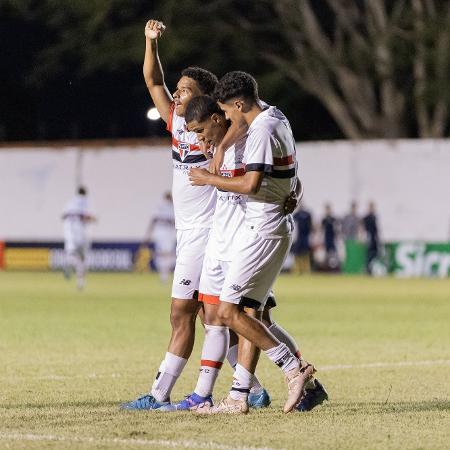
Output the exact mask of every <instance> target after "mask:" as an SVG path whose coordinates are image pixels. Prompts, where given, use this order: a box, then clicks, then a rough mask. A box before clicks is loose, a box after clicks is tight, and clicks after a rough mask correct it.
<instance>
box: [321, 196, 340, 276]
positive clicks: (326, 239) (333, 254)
mask: <svg viewBox="0 0 450 450" xmlns="http://www.w3.org/2000/svg"><path fill="white" fill-rule="evenodd" d="M321 225H322V232H323V244H324V247H325V253H326V260H325V269H326V270H338V269H339V257H338V253H337V246H336V239H337V234H338V220H337V219H336V217H334V216H333V212H332V210H331V205H330V204H329V203H327V204H326V205H325V216H324V217H323V219H322V223H321Z"/></svg>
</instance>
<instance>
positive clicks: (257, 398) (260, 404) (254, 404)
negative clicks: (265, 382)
mask: <svg viewBox="0 0 450 450" xmlns="http://www.w3.org/2000/svg"><path fill="white" fill-rule="evenodd" d="M247 401H248V406H249V407H250V408H267V407H268V406H269V405H270V403H271V401H272V400H271V399H270V395H269V393H268V392H267V391H266V390H265V389H263V390H262V391H261V392H259V393H258V394H252V393H251V392H250V394H249V396H248V400H247Z"/></svg>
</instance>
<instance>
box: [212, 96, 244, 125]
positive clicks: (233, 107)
mask: <svg viewBox="0 0 450 450" xmlns="http://www.w3.org/2000/svg"><path fill="white" fill-rule="evenodd" d="M217 103H218V105H219V107H220V109H221V110H222V111H223V112H224V113H225V118H226V119H228V120H230V121H231V122H234V123H240V122H242V120H243V113H242V107H243V102H242V101H241V100H236V99H232V100H228V101H227V102H225V103H221V102H217Z"/></svg>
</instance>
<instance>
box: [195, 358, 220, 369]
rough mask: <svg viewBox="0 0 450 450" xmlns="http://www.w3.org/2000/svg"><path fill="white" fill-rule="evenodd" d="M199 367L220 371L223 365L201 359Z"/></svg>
mask: <svg viewBox="0 0 450 450" xmlns="http://www.w3.org/2000/svg"><path fill="white" fill-rule="evenodd" d="M200 365H201V366H208V367H214V369H220V368H221V367H222V365H223V363H221V362H219V361H211V360H210V359H202V360H200Z"/></svg>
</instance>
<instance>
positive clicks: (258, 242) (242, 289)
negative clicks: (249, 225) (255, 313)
mask: <svg viewBox="0 0 450 450" xmlns="http://www.w3.org/2000/svg"><path fill="white" fill-rule="evenodd" d="M291 243H292V236H291V235H288V236H285V237H281V238H276V239H274V238H266V237H263V236H260V235H259V234H258V233H255V232H252V231H250V230H246V231H244V232H242V233H240V235H239V237H238V239H237V240H236V243H235V245H236V247H235V249H236V252H235V257H234V260H233V261H232V262H231V264H230V267H229V268H228V273H227V274H226V276H225V280H224V284H223V289H222V292H221V294H220V301H223V302H228V303H234V304H241V305H243V306H248V307H252V308H255V309H258V310H259V311H261V310H263V309H264V305H265V303H266V301H267V297H268V295H269V292H270V291H271V289H272V285H273V283H274V282H275V279H276V277H277V276H278V274H279V273H280V270H281V267H282V265H283V262H284V260H285V258H286V256H287V254H288V252H289V249H290V247H291Z"/></svg>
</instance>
